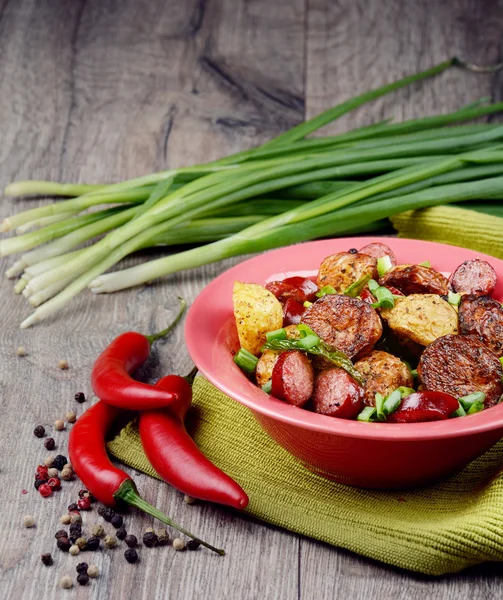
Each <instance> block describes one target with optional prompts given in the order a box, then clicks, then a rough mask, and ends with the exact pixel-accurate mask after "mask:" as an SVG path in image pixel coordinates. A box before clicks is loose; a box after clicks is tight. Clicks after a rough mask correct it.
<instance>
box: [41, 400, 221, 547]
mask: <svg viewBox="0 0 503 600" xmlns="http://www.w3.org/2000/svg"><path fill="white" fill-rule="evenodd" d="M120 412H121V411H120V410H118V409H116V408H114V407H112V406H109V405H108V404H106V403H105V402H98V403H97V404H95V405H94V406H92V407H91V408H89V409H88V410H86V412H85V413H84V414H83V415H82V416H81V417H80V418H79V420H78V421H77V422H76V424H75V425H74V426H73V427H72V430H71V431H70V437H69V440H68V454H69V457H70V461H71V463H72V466H73V469H74V471H75V473H76V474H77V475H78V477H79V478H80V480H81V481H82V483H83V484H84V485H85V486H86V488H87V489H88V490H89V491H90V492H91V494H92V495H93V496H94V497H95V498H97V499H98V500H99V501H100V502H102V503H103V504H106V505H107V506H115V505H116V504H117V503H118V502H119V503H120V502H125V503H126V504H129V505H131V506H135V507H136V508H139V509H140V510H142V511H144V512H145V513H147V514H149V515H151V516H152V517H155V518H156V519H159V521H162V522H163V523H166V525H170V526H171V527H173V528H174V529H177V530H178V531H180V532H181V533H184V534H185V535H187V536H188V537H191V538H193V539H194V540H196V541H198V542H199V543H201V544H202V545H203V546H206V548H209V549H210V550H213V551H214V552H217V553H218V554H221V555H223V554H225V552H224V551H223V550H219V549H218V548H215V547H214V546H210V545H209V544H207V543H206V542H203V541H202V540H200V539H199V538H197V537H195V536H194V535H193V534H192V533H190V532H189V531H186V530H185V529H183V528H182V527H180V526H179V525H177V524H176V523H175V522H174V521H172V520H171V519H170V518H169V517H167V516H166V515H164V514H163V513H162V512H161V511H159V510H158V509H157V508H155V506H152V505H151V504H149V503H148V502H146V501H145V500H143V498H141V496H140V495H139V494H138V490H137V489H136V486H135V484H134V482H133V480H132V479H131V477H130V476H129V475H128V474H127V473H125V472H124V471H122V470H121V469H119V468H117V467H115V466H114V465H113V464H112V462H111V460H110V459H109V458H108V455H107V451H106V443H105V437H106V434H107V432H108V430H109V429H110V427H111V425H112V424H113V422H114V420H115V418H116V417H117V416H118V415H119V413H120ZM43 485H44V484H42V485H41V486H40V487H43ZM39 489H40V488H39ZM51 491H52V490H51Z"/></svg>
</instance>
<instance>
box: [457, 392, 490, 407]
mask: <svg viewBox="0 0 503 600" xmlns="http://www.w3.org/2000/svg"><path fill="white" fill-rule="evenodd" d="M485 398H486V395H485V394H484V392H473V394H468V395H467V396H463V397H462V398H459V402H460V404H461V406H462V407H463V408H464V409H465V410H466V411H468V410H469V409H470V407H471V406H472V404H475V403H476V402H484V400H485Z"/></svg>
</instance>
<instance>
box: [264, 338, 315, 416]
mask: <svg viewBox="0 0 503 600" xmlns="http://www.w3.org/2000/svg"><path fill="white" fill-rule="evenodd" d="M313 385H314V370H313V367H312V365H311V362H310V360H309V359H308V358H307V356H306V355H305V354H304V353H303V352H300V351H299V350H289V351H288V352H282V353H281V354H280V355H279V358H278V360H277V361H276V363H275V365H274V368H273V370H272V388H271V394H272V395H273V396H274V397H275V398H279V399H280V400H286V401H287V402H289V403H290V404H293V405H294V406H303V405H304V404H305V403H306V402H307V401H308V400H309V398H310V397H311V395H312V393H313Z"/></svg>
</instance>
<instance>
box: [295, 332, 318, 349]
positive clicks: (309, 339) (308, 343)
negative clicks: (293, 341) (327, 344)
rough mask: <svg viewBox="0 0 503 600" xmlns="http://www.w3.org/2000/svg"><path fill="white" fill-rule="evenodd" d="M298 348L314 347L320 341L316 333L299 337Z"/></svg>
mask: <svg viewBox="0 0 503 600" xmlns="http://www.w3.org/2000/svg"><path fill="white" fill-rule="evenodd" d="M298 343H299V348H301V349H302V350H309V349H310V348H314V347H315V346H317V345H318V344H319V343H320V338H319V337H318V336H317V335H306V337H303V338H300V340H298Z"/></svg>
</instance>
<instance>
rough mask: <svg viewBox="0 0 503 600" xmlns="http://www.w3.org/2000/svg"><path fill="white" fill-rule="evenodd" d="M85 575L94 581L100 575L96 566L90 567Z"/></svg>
mask: <svg viewBox="0 0 503 600" xmlns="http://www.w3.org/2000/svg"><path fill="white" fill-rule="evenodd" d="M87 574H88V575H89V577H92V578H93V579H94V578H95V577H98V575H99V574H100V570H99V569H98V567H97V566H96V565H91V566H90V567H89V568H88V569H87Z"/></svg>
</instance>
